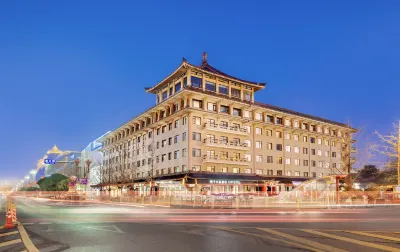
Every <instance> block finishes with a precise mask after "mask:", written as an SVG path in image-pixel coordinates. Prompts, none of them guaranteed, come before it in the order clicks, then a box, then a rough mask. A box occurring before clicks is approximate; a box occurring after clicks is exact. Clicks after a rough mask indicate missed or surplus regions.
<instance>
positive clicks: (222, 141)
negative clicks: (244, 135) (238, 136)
mask: <svg viewBox="0 0 400 252" xmlns="http://www.w3.org/2000/svg"><path fill="white" fill-rule="evenodd" d="M219 141H220V143H222V144H228V137H226V136H221V137H220V138H219ZM236 142H237V143H239V142H240V141H236Z"/></svg>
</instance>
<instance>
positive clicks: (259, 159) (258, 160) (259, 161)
mask: <svg viewBox="0 0 400 252" xmlns="http://www.w3.org/2000/svg"><path fill="white" fill-rule="evenodd" d="M262 161H263V157H262V155H257V156H256V162H258V163H261V162H262Z"/></svg>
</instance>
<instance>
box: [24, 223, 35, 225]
mask: <svg viewBox="0 0 400 252" xmlns="http://www.w3.org/2000/svg"><path fill="white" fill-rule="evenodd" d="M21 224H22V225H33V224H35V223H21Z"/></svg>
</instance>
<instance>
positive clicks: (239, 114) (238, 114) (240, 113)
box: [233, 108, 242, 116]
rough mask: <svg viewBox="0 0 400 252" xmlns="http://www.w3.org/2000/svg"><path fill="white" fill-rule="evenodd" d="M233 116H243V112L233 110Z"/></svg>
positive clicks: (236, 109)
mask: <svg viewBox="0 0 400 252" xmlns="http://www.w3.org/2000/svg"><path fill="white" fill-rule="evenodd" d="M233 116H242V110H241V109H238V108H233Z"/></svg>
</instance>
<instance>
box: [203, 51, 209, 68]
mask: <svg viewBox="0 0 400 252" xmlns="http://www.w3.org/2000/svg"><path fill="white" fill-rule="evenodd" d="M201 63H202V64H203V65H205V64H208V63H207V52H203V60H202V62H201Z"/></svg>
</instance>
